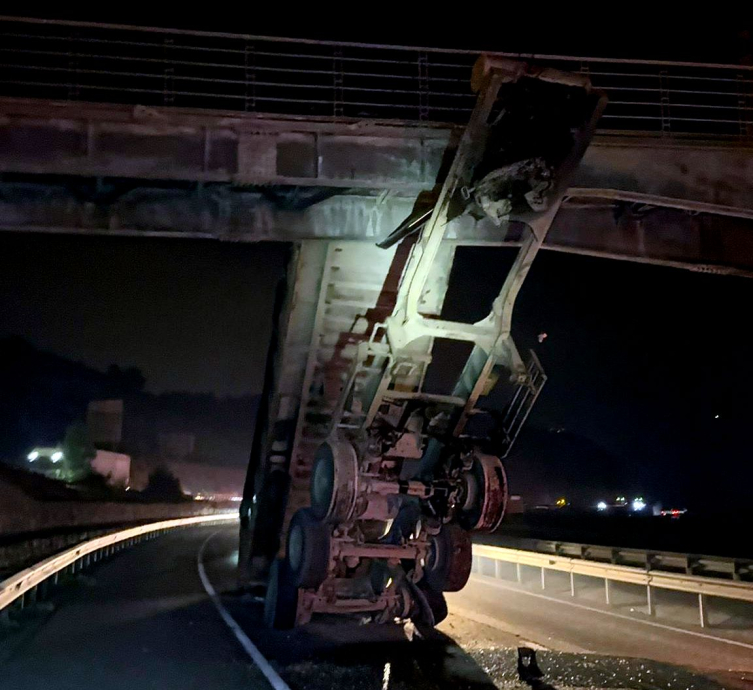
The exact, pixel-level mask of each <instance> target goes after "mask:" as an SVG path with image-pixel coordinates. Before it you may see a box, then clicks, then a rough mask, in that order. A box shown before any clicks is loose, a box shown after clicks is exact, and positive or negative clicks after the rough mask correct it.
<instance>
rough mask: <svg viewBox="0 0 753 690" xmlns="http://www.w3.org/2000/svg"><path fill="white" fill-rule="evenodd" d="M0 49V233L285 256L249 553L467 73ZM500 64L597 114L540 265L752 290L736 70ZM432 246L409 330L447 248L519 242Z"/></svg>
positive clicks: (31, 30)
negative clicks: (568, 88) (545, 79)
mask: <svg viewBox="0 0 753 690" xmlns="http://www.w3.org/2000/svg"><path fill="white" fill-rule="evenodd" d="M0 34H1V35H2V37H3V42H2V47H0V52H2V54H3V56H2V73H0V88H1V89H2V94H3V95H2V97H1V98H0V174H1V175H2V178H1V180H0V228H2V229H4V230H9V231H31V232H57V233H77V234H99V235H115V236H117V235H129V236H145V237H148V236H160V237H177V238H188V237H194V238H197V237H201V238H215V239H219V240H225V241H243V242H257V241H284V242H291V243H294V250H293V252H292V254H291V260H290V270H289V273H288V289H287V291H286V292H285V294H284V295H283V296H282V297H283V298H281V299H280V300H279V303H278V305H277V314H276V318H277V331H276V334H275V342H274V343H273V346H272V350H271V355H270V361H269V366H268V376H267V382H266V386H267V390H266V402H265V404H264V405H263V407H262V417H261V420H260V427H262V430H263V434H261V435H259V437H258V438H257V441H256V443H255V447H254V449H253V450H252V461H251V471H250V473H249V487H248V491H247V494H248V497H249V498H250V496H251V494H252V493H253V494H254V495H256V494H258V496H259V500H260V505H259V508H258V514H259V515H267V516H269V520H270V522H266V523H264V524H259V525H257V533H258V534H261V535H263V534H264V533H277V532H278V530H277V528H275V527H274V526H273V525H274V524H276V521H279V520H280V519H281V516H280V515H275V508H274V507H273V506H278V505H280V503H281V502H280V501H279V497H275V495H274V492H275V491H276V490H279V491H287V485H285V486H284V487H277V488H275V486H274V485H268V484H267V482H268V480H269V478H270V477H271V476H277V477H279V476H283V475H284V476H285V477H289V478H290V482H291V494H290V500H289V506H288V513H291V512H292V510H294V509H295V507H296V506H298V505H304V504H306V503H307V502H308V483H309V477H310V471H311V457H312V452H313V449H314V448H315V447H317V446H318V444H319V443H320V442H321V441H322V439H323V438H324V437H325V435H326V430H327V428H328V426H329V424H330V422H331V420H332V414H333V410H334V406H335V404H336V400H337V397H338V395H339V391H340V389H341V387H342V385H343V381H344V379H345V377H346V372H347V371H348V370H349V368H350V365H351V362H352V361H353V357H354V353H355V351H356V349H357V346H358V344H359V342H363V341H364V340H365V339H368V338H369V337H370V333H371V329H373V325H374V323H378V322H379V321H380V320H383V319H384V317H386V316H387V315H388V313H389V307H388V306H387V305H389V304H390V303H391V300H393V298H394V295H395V293H396V290H397V285H398V282H399V278H400V270H402V267H403V266H404V263H405V261H406V260H407V251H408V250H409V249H410V247H408V246H406V245H405V244H403V245H400V246H399V247H392V248H391V249H389V250H382V249H379V248H377V247H376V246H375V242H376V241H377V240H378V239H381V238H384V237H385V236H386V235H387V234H389V233H390V232H391V231H392V230H394V229H395V228H396V227H397V226H398V225H399V224H400V222H401V221H403V220H404V219H405V218H406V217H407V216H408V215H410V213H411V212H412V211H413V210H414V208H416V207H417V205H420V204H421V203H422V197H421V194H422V193H425V192H430V191H431V190H433V189H434V188H435V187H436V186H437V181H438V180H441V178H442V176H443V174H444V169H445V168H446V166H447V164H448V162H449V161H450V160H451V159H452V155H453V152H454V150H455V148H456V147H457V145H458V141H459V139H460V136H461V134H462V130H463V127H462V125H461V124H458V123H462V122H465V121H466V119H467V117H468V112H469V111H470V108H471V107H472V104H473V97H472V95H471V92H470V89H469V88H468V76H469V74H470V67H471V65H472V64H473V62H474V60H475V58H476V54H475V53H473V52H471V51H447V50H444V51H441V50H434V49H427V48H411V47H394V46H369V45H361V44H348V43H326V42H311V41H300V40H296V41H293V40H285V39H270V38H265V37H258V36H240V35H234V34H217V33H208V32H195V31H190V32H188V31H172V30H163V29H155V28H144V27H141V28H139V27H124V26H117V25H94V24H87V23H74V22H47V21H45V22H41V21H37V20H24V19H14V18H8V17H0ZM507 57H510V56H507ZM512 57H515V58H521V57H525V58H526V59H529V60H532V61H535V62H536V63H541V64H544V65H551V66H555V67H557V68H559V69H564V70H570V71H578V72H583V73H586V74H587V75H588V76H589V77H590V79H591V80H592V82H593V83H594V85H595V86H597V87H600V88H602V89H603V90H604V91H605V92H606V93H607V94H608V96H609V97H610V102H609V105H608V106H607V109H606V111H605V113H604V117H603V118H602V120H601V123H600V128H599V130H598V132H597V136H596V139H595V141H594V143H593V144H592V146H591V147H590V148H589V149H588V151H587V153H586V156H585V158H584V160H583V162H582V164H581V166H580V168H579V169H578V171H577V173H576V175H575V177H574V179H573V181H572V184H571V187H570V189H569V191H568V192H567V197H566V201H565V203H564V204H563V207H562V208H561V210H560V212H559V213H558V215H557V217H556V219H555V220H554V223H553V225H552V227H551V229H550V230H549V232H548V235H547V237H546V239H545V241H544V244H543V248H544V249H548V250H552V251H562V252H572V253H579V254H588V255H592V256H598V257H605V258H615V259H624V260H631V261H640V262H645V263H654V264H660V265H667V266H674V267H680V268H686V269H690V270H696V271H706V272H714V273H725V274H733V275H741V276H750V275H753V239H751V238H752V237H753V235H752V234H751V230H753V224H752V223H753V202H751V199H752V198H753V195H751V186H752V185H753V138H752V137H751V134H753V129H751V125H752V122H753V116H752V115H751V113H753V98H752V97H751V94H752V93H753V88H752V87H753V68H747V67H740V66H734V65H698V64H692V63H670V62H650V61H625V60H622V61H620V60H604V59H589V58H572V57H566V56H565V57H563V56H520V55H515V56H512ZM447 239H448V240H449V241H447V242H444V243H443V244H442V247H441V250H440V257H439V262H438V264H437V270H436V271H435V273H434V274H433V275H430V276H429V280H428V283H427V286H428V289H427V290H426V293H425V294H424V299H423V302H422V305H421V307H422V313H426V314H438V313H439V311H440V310H441V307H442V296H443V294H444V291H445V288H446V285H447V281H448V279H449V269H450V267H451V265H452V261H453V256H454V251H455V248H456V247H457V246H458V245H460V244H463V245H466V244H485V245H490V246H512V247H516V246H520V245H521V244H522V236H521V232H520V228H519V227H518V226H516V225H515V224H514V223H508V224H503V225H502V226H501V227H498V226H496V225H493V224H492V223H491V222H490V221H489V220H488V219H483V220H475V219H473V218H471V217H469V216H463V217H460V218H458V219H456V220H454V221H453V222H452V223H451V225H450V226H449V228H448V232H447ZM395 267H397V268H398V269H399V270H398V271H397V272H395V270H394V269H395ZM276 470H282V472H276ZM262 485H264V486H265V489H264V490H260V489H259V486H262ZM267 501H269V502H270V503H269V504H267ZM264 548H265V549H266V551H268V552H269V551H271V552H274V550H275V549H276V546H275V545H274V544H266V545H265V546H264ZM242 558H243V556H242Z"/></svg>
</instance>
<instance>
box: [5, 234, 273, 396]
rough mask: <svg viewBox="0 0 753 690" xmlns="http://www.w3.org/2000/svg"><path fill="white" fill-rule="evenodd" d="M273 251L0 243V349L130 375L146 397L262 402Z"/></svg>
mask: <svg viewBox="0 0 753 690" xmlns="http://www.w3.org/2000/svg"><path fill="white" fill-rule="evenodd" d="M286 251H287V250H286V247H285V246H284V245H281V244H273V243H269V244H264V245H258V246H254V245H248V244H236V243H232V244H223V243H220V242H209V241H202V240H189V241H187V240H172V239H136V238H134V239H132V238H125V237H123V238H104V237H91V238H86V237H66V236H58V235H25V234H18V235H14V234H3V235H2V236H0V337H4V336H8V335H20V336H24V337H26V338H27V339H28V340H29V341H31V343H32V344H34V345H35V346H37V347H38V348H40V349H43V350H49V351H51V352H54V353H56V354H60V355H63V356H65V357H67V358H70V359H73V360H76V361H82V362H84V363H85V364H89V365H91V366H93V367H95V368H97V369H102V370H104V369H106V368H107V367H108V365H110V364H112V363H117V364H119V365H121V366H128V367H130V366H136V367H139V368H140V369H141V370H142V371H143V373H144V376H145V377H146V381H147V384H146V388H147V390H149V391H152V392H155V393H159V392H164V391H175V390H180V391H189V392H198V393H200V392H211V393H215V394H217V395H219V396H226V395H247V394H249V393H258V392H259V391H260V390H261V381H262V370H263V361H264V357H265V353H266V349H267V341H268V339H269V333H270V325H271V323H270V321H271V316H270V315H271V309H272V304H271V300H272V295H273V290H274V286H275V284H276V282H277V280H278V279H279V277H280V275H281V273H282V270H283V266H284V264H285V260H284V257H285V255H286Z"/></svg>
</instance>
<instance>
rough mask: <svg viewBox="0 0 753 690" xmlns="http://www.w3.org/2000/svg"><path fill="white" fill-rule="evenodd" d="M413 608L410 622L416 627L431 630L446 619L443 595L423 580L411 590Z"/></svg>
mask: <svg viewBox="0 0 753 690" xmlns="http://www.w3.org/2000/svg"><path fill="white" fill-rule="evenodd" d="M411 591H412V592H413V596H414V599H415V607H414V611H413V614H412V615H411V620H412V621H413V623H415V624H416V625H419V626H421V625H424V626H427V627H429V628H433V627H434V626H435V625H439V624H440V623H441V622H442V621H443V620H444V619H445V618H447V602H446V601H445V598H444V594H442V592H439V591H437V590H436V589H434V588H433V587H430V586H429V585H428V584H426V582H424V581H423V580H422V581H421V582H419V583H418V584H417V585H413V587H412V588H411Z"/></svg>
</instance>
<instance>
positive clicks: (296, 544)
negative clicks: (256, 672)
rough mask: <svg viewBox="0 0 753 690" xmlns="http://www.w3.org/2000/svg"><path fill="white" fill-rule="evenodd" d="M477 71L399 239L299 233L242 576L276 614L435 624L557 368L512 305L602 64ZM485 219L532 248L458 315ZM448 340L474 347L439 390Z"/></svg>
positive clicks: (276, 620)
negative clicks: (466, 110) (432, 378)
mask: <svg viewBox="0 0 753 690" xmlns="http://www.w3.org/2000/svg"><path fill="white" fill-rule="evenodd" d="M471 85H472V88H473V90H474V91H475V92H476V93H477V101H476V106H475V109H474V111H473V113H472V115H471V119H470V121H469V123H468V125H467V127H466V128H465V130H464V131H463V133H462V136H461V137H460V140H459V142H458V143H457V148H456V150H455V153H454V159H452V162H451V165H450V166H449V168H448V169H446V174H444V175H443V178H442V179H441V180H439V181H438V184H437V187H436V188H435V189H433V190H426V193H424V194H421V195H419V198H418V200H417V202H416V205H415V210H414V213H413V214H411V216H410V217H408V218H406V219H405V220H404V221H403V222H402V223H399V225H398V226H397V227H396V228H395V231H394V232H393V233H392V234H391V235H390V236H389V237H385V238H380V241H379V243H378V244H377V245H371V244H366V243H358V242H339V243H338V242H313V241H312V242H307V243H303V244H302V245H300V246H298V247H296V248H295V249H294V254H293V257H292V259H291V271H290V276H289V280H288V282H287V285H283V286H282V287H281V290H280V295H279V299H278V307H277V327H276V331H275V333H274V336H273V342H272V345H271V348H270V357H269V362H268V368H267V381H266V394H265V398H264V401H263V404H262V408H261V410H260V414H259V420H258V424H257V426H258V433H257V435H256V438H255V441H254V448H253V450H252V457H251V463H250V466H249V473H248V478H247V482H246V488H245V491H244V500H243V502H242V504H241V525H242V527H241V544H240V561H239V567H240V571H241V576H242V582H243V583H245V584H251V585H253V584H257V585H259V584H261V585H266V602H265V616H266V620H267V623H268V624H269V625H270V626H275V627H281V628H285V627H292V626H294V625H301V624H304V623H306V622H308V621H309V620H310V619H311V617H312V616H313V615H315V614H318V613H327V614H338V613H341V614H360V615H361V616H368V617H369V618H370V619H371V620H372V621H374V622H385V621H392V620H395V619H411V620H414V621H415V622H417V623H420V624H423V625H429V626H431V625H435V624H436V623H438V622H440V621H441V620H442V619H443V618H444V617H445V616H446V615H447V608H446V604H445V600H444V592H447V591H457V590H460V589H462V588H463V586H464V585H465V583H466V581H467V580H468V577H469V575H470V570H471V533H472V532H473V531H487V532H488V531H493V530H495V529H496V528H497V527H498V526H499V524H500V522H501V521H502V519H503V517H504V514H505V507H506V504H507V499H508V489H507V478H506V474H505V469H504V464H503V460H504V458H505V456H506V455H507V454H508V453H509V451H510V449H511V447H512V445H513V444H514V442H515V439H516V437H517V436H518V433H519V431H520V429H521V427H522V425H523V424H524V422H525V420H526V418H527V416H528V414H529V412H530V411H531V408H532V406H533V405H534V403H535V401H536V399H537V397H538V395H539V393H540V392H541V389H542V387H543V385H544V383H545V381H546V376H545V374H544V371H543V370H542V367H541V365H540V363H539V361H538V359H537V358H536V356H535V354H533V353H530V355H528V356H526V357H524V356H523V355H521V353H520V352H519V351H518V348H517V347H516V345H515V343H514V341H513V338H512V335H511V325H512V314H513V306H514V304H515V299H516V297H517V294H518V292H519V290H520V287H521V285H522V283H523V281H524V280H525V277H526V275H527V273H528V270H529V268H530V266H531V263H532V262H533V260H534V258H535V257H536V254H537V253H538V251H539V249H540V248H541V245H542V242H543V241H544V238H545V237H546V234H547V232H548V230H549V227H550V225H551V223H552V220H553V219H554V217H555V215H556V213H557V211H558V209H559V206H560V204H561V202H562V200H563V197H564V196H565V195H566V192H567V189H568V180H569V179H570V176H571V173H572V172H573V170H574V169H575V168H576V167H577V166H578V164H579V162H580V160H581V158H582V156H583V154H584V152H585V150H586V148H587V147H588V145H589V142H590V141H591V138H592V135H593V130H594V125H595V123H596V121H597V120H598V118H599V115H600V113H601V111H602V110H603V107H604V105H605V98H604V96H603V95H602V94H601V93H600V92H597V91H595V90H593V89H592V88H591V85H590V82H589V80H588V77H587V76H586V75H582V74H570V73H565V72H560V71H557V70H554V69H549V68H540V67H536V66H534V65H529V64H527V63H524V62H518V61H510V60H501V59H497V58H492V57H487V56H482V57H481V58H480V59H479V60H478V62H477V63H476V65H475V67H474V69H473V74H472V77H471ZM387 203H388V202H387ZM469 218H473V219H474V220H478V219H482V222H483V223H485V224H486V225H487V226H488V228H489V233H490V234H491V235H492V236H495V237H498V238H499V242H500V243H504V241H506V240H508V239H510V238H514V239H515V240H516V241H517V242H518V244H519V249H518V252H517V256H516V258H515V260H514V262H513V263H512V266H511V268H510V269H509V271H508V273H507V276H506V278H505V280H504V283H503V285H502V288H501V290H500V292H499V294H498V295H497V297H496V299H495V300H494V302H493V304H492V307H491V310H490V312H489V313H488V315H487V316H486V317H485V318H483V319H481V320H480V321H476V322H473V323H466V322H462V321H457V322H455V321H448V320H445V319H442V318H440V316H439V315H440V312H441V310H442V305H443V301H444V296H445V294H446V292H447V287H448V282H449V280H450V274H451V269H452V265H453V259H454V250H455V247H456V246H457V245H458V242H457V240H456V239H455V238H456V237H458V236H459V235H461V234H462V233H460V232H459V231H458V229H459V228H462V225H463V223H464V222H467V220H468V219H469ZM364 222H368V219H364ZM475 279H476V280H478V281H484V280H486V277H485V276H483V275H478V276H476V277H475ZM439 341H443V342H445V343H446V342H448V341H454V342H460V343H465V344H466V345H465V346H464V347H463V348H461V349H462V351H463V352H464V353H466V354H464V355H463V358H462V361H461V362H459V366H458V373H457V376H456V377H455V380H454V381H453V382H452V384H450V385H449V386H447V388H446V390H442V391H440V392H437V391H436V390H435V389H432V390H427V389H426V386H425V384H426V380H427V372H428V370H429V367H430V365H431V363H432V353H433V350H434V348H435V345H436V343H437V342H439ZM296 363H297V364H296ZM296 366H297V367H298V369H297V370H296ZM296 377H297V378H296ZM295 382H297V383H296V384H295V385H293V383H295ZM296 386H298V388H296ZM493 389H496V390H497V392H498V391H499V389H505V390H504V395H502V396H501V397H500V398H496V399H502V400H504V401H505V404H504V405H503V407H502V408H501V409H496V410H493V409H490V407H489V405H487V404H486V402H485V401H488V400H489V396H490V394H491V392H492V390H493Z"/></svg>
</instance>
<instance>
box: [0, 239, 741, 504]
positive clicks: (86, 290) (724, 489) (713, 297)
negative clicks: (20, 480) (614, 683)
mask: <svg viewBox="0 0 753 690" xmlns="http://www.w3.org/2000/svg"><path fill="white" fill-rule="evenodd" d="M508 252H509V250H495V249H489V248H466V249H463V250H460V251H459V254H458V264H457V265H458V268H457V271H456V274H455V277H456V279H457V283H456V285H455V287H454V289H453V291H452V294H451V296H450V297H449V298H448V299H450V300H451V301H452V305H451V306H452V308H453V310H460V311H463V310H465V309H475V310H481V311H483V309H484V308H485V306H486V304H487V302H488V301H489V300H490V299H491V297H492V295H493V293H494V291H495V290H496V285H495V283H496V282H497V281H496V280H495V279H494V277H495V276H496V277H497V280H499V279H501V276H502V273H503V272H502V270H501V266H503V265H505V264H506V263H507V257H506V253H508ZM285 253H286V249H285V247H284V245H276V244H259V245H246V244H238V243H233V244H223V243H219V242H213V241H203V240H156V239H143V240H137V239H129V238H102V237H99V238H96V237H92V238H85V237H65V236H50V235H31V234H29V235H20V234H2V235H0V305H2V307H0V336H5V335H21V336H24V337H26V338H27V339H29V340H30V341H31V342H32V343H33V344H34V345H36V346H38V347H40V348H42V349H46V350H50V351H52V352H55V353H57V354H61V355H64V356H66V357H69V358H71V359H74V360H80V361H83V362H84V363H86V364H89V365H92V366H94V367H97V368H100V369H104V368H106V367H107V366H108V365H109V364H111V363H113V362H114V363H117V364H120V365H121V366H137V367H139V368H141V369H142V371H143V372H144V374H145V376H146V379H147V389H148V390H152V391H166V390H176V389H177V390H188V391H193V392H211V393H215V394H217V395H221V396H224V395H242V394H249V393H250V394H254V393H259V392H260V390H261V382H262V375H263V367H264V353H265V351H266V347H267V340H268V336H269V329H270V319H271V306H272V305H271V300H272V296H273V288H274V285H275V282H276V280H277V279H278V277H279V276H280V275H281V271H282V267H283V265H284V256H285ZM470 267H472V270H471V268H470ZM480 275H484V276H486V277H487V278H488V279H487V280H486V281H484V282H481V283H480V282H479V281H478V276H480ZM752 300H753V281H750V280H747V279H743V278H736V277H722V276H711V275H705V274H698V273H691V272H686V271H681V270H678V269H672V268H662V267H656V266H644V265H639V264H634V263H628V262H618V261H612V260H599V259H594V258H588V257H578V256H572V255H566V254H557V253H553V252H544V253H542V254H541V255H540V256H539V258H538V259H537V261H536V263H535V264H534V267H533V269H532V270H531V273H530V275H529V277H528V280H527V282H526V284H525V285H524V287H523V290H522V292H521V296H520V299H519V302H518V309H517V312H516V316H515V331H516V338H517V340H518V342H519V345H520V346H521V350H524V349H527V348H528V347H535V349H536V350H537V352H538V353H539V355H540V356H541V359H542V362H543V364H544V367H545V369H546V371H547V373H548V374H549V377H550V380H549V383H548V384H547V386H546V388H545V389H544V392H543V394H542V396H541V398H540V400H539V402H538V405H537V407H536V408H535V410H534V412H533V414H532V416H531V418H530V420H529V424H528V427H527V430H526V431H525V432H524V434H523V436H521V439H520V443H519V446H518V449H517V452H516V457H514V458H513V459H512V461H511V462H512V466H513V467H516V466H517V467H525V468H528V470H527V471H526V472H521V471H518V472H517V473H513V478H515V476H518V477H520V478H521V479H523V478H524V477H525V475H526V474H528V476H530V477H531V478H535V477H541V476H543V477H544V478H545V481H546V485H547V486H548V487H551V491H552V492H556V491H559V490H560V489H565V490H566V489H568V487H570V486H573V485H577V484H585V485H592V484H593V483H596V484H603V485H605V486H607V485H609V480H610V478H612V479H614V478H619V482H617V484H616V485H617V486H622V487H625V488H626V489H630V490H635V491H640V492H642V493H646V494H648V495H650V496H652V497H656V498H657V500H663V501H665V502H666V503H672V502H678V503H685V504H687V503H690V504H693V505H702V504H703V503H704V502H707V501H709V500H712V496H713V500H714V501H716V502H722V503H733V502H735V501H737V500H742V499H743V498H744V496H746V495H747V494H748V493H749V489H748V487H749V485H750V482H751V481H753V469H752V468H751V463H750V462H749V458H748V452H747V448H748V447H749V439H748V438H747V429H748V428H749V420H750V419H751V416H752V414H753V409H752V408H753V406H752V405H751V403H750V401H749V397H748V391H749V389H750V384H751V381H753V361H752V360H751V357H750V351H751V348H750V345H751V343H750V342H749V340H750V338H749V336H748V335H747V329H746V328H745V320H746V317H747V312H748V308H749V305H750V304H751V303H753V302H752ZM542 332H545V333H546V334H547V336H548V337H547V339H546V340H545V341H544V343H543V344H539V343H538V342H537V337H536V336H537V335H538V334H539V333H542ZM716 415H719V417H718V418H716ZM543 456H546V457H543ZM533 469H537V471H536V472H534V471H533ZM542 473H543V474H542ZM732 477H734V480H733V479H732Z"/></svg>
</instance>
